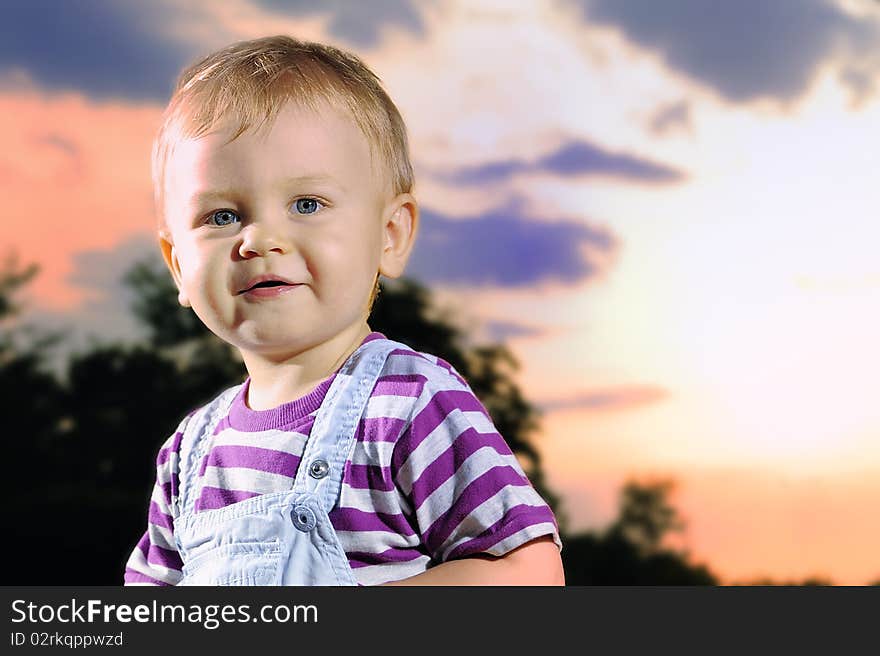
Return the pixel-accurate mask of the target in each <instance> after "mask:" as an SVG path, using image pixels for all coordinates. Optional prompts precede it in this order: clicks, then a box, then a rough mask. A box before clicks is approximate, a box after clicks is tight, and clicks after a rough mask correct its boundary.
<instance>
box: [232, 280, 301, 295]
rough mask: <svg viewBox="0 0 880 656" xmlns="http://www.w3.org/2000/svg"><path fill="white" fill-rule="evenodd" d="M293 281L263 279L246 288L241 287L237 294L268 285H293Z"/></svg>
mask: <svg viewBox="0 0 880 656" xmlns="http://www.w3.org/2000/svg"><path fill="white" fill-rule="evenodd" d="M294 286H295V284H294V283H290V282H283V281H281V280H264V281H263V282H258V283H257V284H256V285H252V286H251V287H248V288H247V289H243V290H241V291H240V292H238V293H239V294H246V293H247V292H250V291H253V290H255V289H267V288H270V287H294Z"/></svg>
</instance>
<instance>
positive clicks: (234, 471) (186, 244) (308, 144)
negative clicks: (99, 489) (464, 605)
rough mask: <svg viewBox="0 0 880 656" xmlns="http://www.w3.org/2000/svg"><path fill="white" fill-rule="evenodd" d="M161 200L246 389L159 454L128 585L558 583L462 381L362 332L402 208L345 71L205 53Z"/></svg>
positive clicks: (395, 146)
mask: <svg viewBox="0 0 880 656" xmlns="http://www.w3.org/2000/svg"><path fill="white" fill-rule="evenodd" d="M153 182H154V185H155V192H156V201H157V202H156V206H157V209H158V212H159V215H160V229H159V237H160V245H161V249H162V254H163V256H164V258H165V262H166V263H167V265H168V268H169V269H170V271H171V274H172V276H173V277H174V280H175V283H176V284H177V288H178V290H179V301H180V303H181V304H182V305H184V306H187V307H192V309H193V310H194V311H195V313H196V314H197V315H198V317H199V318H200V319H201V320H202V321H203V322H204V323H205V325H206V326H207V327H208V328H209V329H210V330H211V331H212V332H214V333H215V334H216V335H218V336H219V337H220V338H222V339H223V340H225V341H227V342H229V343H230V344H232V345H234V346H235V347H236V348H237V349H238V350H239V351H240V353H241V356H242V358H243V360H244V363H245V365H246V367H247V371H248V374H249V376H248V378H247V380H246V381H245V382H244V383H243V384H242V385H239V386H236V387H233V388H231V389H229V390H226V391H225V392H223V393H222V394H220V396H218V397H217V398H216V399H214V400H213V401H211V402H210V403H208V404H207V405H206V406H204V407H203V408H200V409H199V410H197V411H195V412H193V413H191V414H190V415H189V416H187V417H186V418H185V419H184V420H183V421H182V422H181V424H180V426H179V427H178V429H177V431H176V432H175V434H174V435H173V436H172V437H170V438H169V439H168V440H167V441H166V442H165V444H164V445H163V447H162V449H161V450H160V451H159V455H158V458H157V460H156V467H157V480H156V485H155V488H154V491H153V495H152V499H151V502H150V510H149V521H148V527H147V531H146V533H145V534H144V536H143V538H142V539H141V541H140V542H139V543H138V545H137V547H136V548H135V549H134V551H133V552H132V554H131V557H130V558H129V560H128V563H127V566H126V571H125V582H126V584H158V585H168V584H170V585H175V584H189V585H358V584H360V585H375V584H382V583H391V582H397V583H401V584H414V585H419V584H421V585H425V584H428V585H438V584H452V585H462V584H496V585H505V584H540V585H550V584H553V585H560V584H562V583H563V573H562V566H561V560H560V556H559V550H560V549H561V542H560V541H559V536H558V531H557V526H556V521H555V518H554V517H553V513H552V512H551V510H550V508H549V507H548V506H547V504H546V503H545V502H544V501H543V500H542V499H541V497H540V496H539V495H538V494H537V493H536V492H535V490H534V488H533V487H532V486H531V485H530V484H529V482H528V479H527V478H526V477H525V475H524V473H523V471H522V469H521V468H520V466H519V464H518V462H517V460H516V458H515V456H514V455H513V454H512V452H511V451H510V448H509V447H508V446H507V444H506V443H505V442H504V440H503V438H502V437H501V436H500V435H499V434H498V432H497V431H496V430H495V427H494V426H493V425H492V422H491V420H490V418H489V416H488V414H487V412H486V410H485V408H484V407H483V406H482V405H481V404H480V402H479V401H478V400H477V399H476V397H475V396H474V395H473V392H472V391H471V389H470V387H468V385H467V383H466V382H465V381H464V380H463V379H462V378H461V377H460V376H459V375H458V373H457V372H456V371H455V370H454V369H453V368H452V367H451V366H450V365H449V364H448V363H447V362H445V361H444V360H442V359H440V358H437V357H435V356H432V355H428V354H425V353H418V352H416V351H413V350H412V349H410V348H409V347H407V346H406V345H404V344H399V343H396V342H392V341H390V340H388V339H386V338H385V337H384V336H383V335H381V334H379V333H376V332H371V330H370V328H369V326H368V324H367V318H368V316H369V312H370V308H371V305H372V301H373V299H374V298H375V293H376V289H377V286H378V276H379V274H382V275H385V276H388V277H390V278H396V277H398V276H400V275H401V274H402V273H403V270H404V266H405V264H406V261H407V259H408V257H409V254H410V250H411V249H412V246H413V241H414V238H415V233H416V227H417V222H418V206H417V204H416V199H415V198H414V197H413V196H412V194H411V190H412V186H413V175H412V167H411V164H410V161H409V155H408V145H407V138H406V131H405V127H404V124H403V120H402V118H401V117H400V115H399V113H398V111H397V108H396V107H395V106H394V104H393V103H392V101H391V100H390V99H389V98H388V96H387V95H386V94H385V92H384V91H383V90H382V88H381V86H380V84H379V81H378V79H377V78H376V77H375V75H373V73H371V72H370V71H369V70H368V69H367V68H366V67H365V66H364V64H363V63H362V62H361V61H360V60H359V59H357V58H356V57H354V56H352V55H350V54H348V53H344V52H341V51H339V50H337V49H335V48H332V47H328V46H324V45H320V44H315V43H303V42H299V41H296V40H294V39H291V38H288V37H281V36H279V37H271V38H264V39H257V40H254V41H249V42H243V43H239V44H234V45H232V46H230V47H228V48H225V49H223V50H221V51H219V52H217V53H214V54H212V55H210V56H208V57H207V58H205V59H204V60H203V61H201V62H199V63H197V64H195V65H194V66H193V67H191V68H190V69H188V70H186V71H184V72H183V74H182V76H181V78H180V80H179V82H178V85H177V89H176V91H175V93H174V96H173V97H172V99H171V102H170V104H169V106H168V109H167V110H166V112H165V117H164V121H163V125H162V128H161V130H160V132H159V135H158V137H157V140H156V144H155V147H154V151H153Z"/></svg>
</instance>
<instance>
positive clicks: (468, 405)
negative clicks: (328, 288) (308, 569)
mask: <svg viewBox="0 0 880 656" xmlns="http://www.w3.org/2000/svg"><path fill="white" fill-rule="evenodd" d="M384 338H385V337H384V335H382V334H381V333H376V332H374V333H371V334H370V335H369V336H368V337H367V338H366V339H365V340H364V341H365V342H366V341H369V340H372V339H384ZM332 382H333V377H332V376H331V377H330V378H328V379H327V380H325V381H324V382H322V383H321V384H320V385H319V386H318V387H317V388H315V389H314V390H313V391H312V392H310V393H309V394H307V395H306V396H304V397H302V398H299V399H297V400H295V401H291V402H289V403H285V404H283V405H281V406H278V407H277V408H273V409H271V410H261V411H257V410H251V409H250V408H248V407H247V404H246V402H245V399H246V398H247V387H248V383H249V380H248V381H246V382H245V385H244V386H243V387H242V390H241V392H240V393H239V394H238V396H236V398H235V400H234V401H233V403H232V406H231V408H230V410H229V413H228V415H227V416H226V417H224V418H223V419H222V420H221V421H220V423H219V425H218V426H217V429H216V431H215V433H214V436H213V439H212V442H211V444H210V448H209V449H208V452H207V453H206V455H205V457H204V459H203V461H202V463H201V467H200V469H199V476H200V481H199V484H200V486H201V494H200V496H199V498H198V499H197V500H196V503H195V511H196V512H198V511H199V510H210V509H213V508H222V507H224V506H228V505H230V504H233V503H236V502H238V501H242V500H243V499H247V498H250V497H253V496H256V495H260V494H268V493H273V492H281V491H284V490H289V489H290V488H291V487H292V486H293V481H294V478H295V477H296V470H297V467H298V466H299V463H300V458H301V456H302V453H303V449H304V446H305V442H306V439H307V438H308V435H309V432H310V431H311V428H312V423H313V422H314V419H315V414H316V412H317V410H318V408H319V406H320V405H321V402H322V400H323V399H324V395H325V394H326V393H327V390H328V389H329V388H330V384H331V383H332ZM191 416H192V413H191V414H190V415H189V416H188V417H186V418H185V419H184V420H183V422H181V424H180V426H179V427H178V429H177V431H176V432H175V434H174V435H172V436H171V437H170V438H168V440H166V442H165V444H164V445H163V446H162V448H161V449H160V451H159V455H158V457H157V459H156V484H155V487H154V488H153V494H152V498H151V500H150V509H149V517H148V524H147V531H146V533H144V536H143V537H142V538H141V540H140V542H138V544H137V546H136V547H135V549H134V550H133V552H132V554H131V556H130V558H129V559H128V563H127V565H126V569H125V584H126V585H136V584H153V585H174V584H176V583H177V582H178V581H179V580H180V579H181V578H182V572H181V568H182V563H181V560H180V555H179V554H178V552H177V549H176V547H175V544H174V537H173V534H174V521H173V518H172V515H171V507H172V502H173V501H176V499H175V497H176V496H177V494H178V484H179V481H178V471H177V466H176V463H177V458H169V455H170V454H171V453H172V452H176V453H179V449H180V441H181V438H182V435H183V431H184V429H185V427H186V423H187V421H188V420H189V417H191ZM329 517H330V521H331V523H332V525H333V527H334V529H335V530H336V533H337V535H338V536H339V540H340V542H341V544H342V547H343V549H344V550H345V553H346V555H347V556H348V561H349V563H350V565H351V567H352V569H353V571H354V574H355V577H356V579H357V580H358V582H359V583H360V584H361V585H376V584H379V583H385V582H387V581H396V580H400V579H404V578H408V577H410V576H413V575H415V574H418V573H420V572H423V571H425V570H426V569H428V568H429V567H431V566H432V565H435V564H437V563H441V562H444V561H446V560H451V559H455V558H461V557H464V556H468V555H472V554H477V553H488V554H492V555H495V556H500V555H503V554H505V553H507V552H509V551H511V550H513V549H515V548H516V547H518V546H521V545H522V544H525V543H526V542H529V541H531V540H534V539H535V538H538V537H541V536H544V535H552V536H553V538H554V540H555V541H556V544H557V546H559V547H560V548H561V542H560V540H559V534H558V527H557V524H556V519H555V517H554V516H553V513H552V511H551V510H550V508H549V506H547V504H546V503H545V502H544V500H543V499H542V498H541V497H540V496H539V495H538V493H537V492H536V491H535V490H534V488H533V487H532V486H531V484H530V483H529V481H528V479H527V478H526V476H525V474H524V473H523V470H522V468H521V467H520V465H519V463H518V461H517V459H516V456H514V455H513V453H512V452H511V450H510V447H509V446H508V445H507V443H506V442H505V441H504V439H503V438H502V437H501V435H499V434H498V431H497V430H496V429H495V427H494V425H493V424H492V421H491V419H490V418H489V414H488V412H487V411H486V409H485V408H484V407H483V405H482V404H481V403H480V401H479V400H478V399H477V398H476V396H474V393H473V391H471V389H470V387H469V386H468V385H467V383H466V382H465V381H464V380H463V379H462V378H461V376H460V375H459V374H458V373H457V372H456V371H455V369H454V368H453V367H452V366H451V365H450V364H449V363H447V362H446V361H444V360H442V359H440V358H437V357H436V356H433V355H429V354H426V353H419V352H416V351H413V350H411V349H397V350H394V351H392V352H391V354H390V355H389V356H388V359H387V360H386V362H385V366H384V368H383V370H382V372H381V374H380V376H379V380H378V381H377V382H376V385H375V387H374V388H373V391H372V394H371V396H370V400H369V402H368V404H367V408H366V411H365V413H364V416H363V417H362V418H361V421H360V423H359V425H358V428H357V433H356V435H355V445H354V450H353V453H352V456H351V459H350V460H349V461H348V462H347V463H346V465H345V472H344V475H343V480H342V491H341V494H340V499H339V503H338V505H337V506H336V507H334V508H333V510H331V511H330V513H329Z"/></svg>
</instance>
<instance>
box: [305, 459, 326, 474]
mask: <svg viewBox="0 0 880 656" xmlns="http://www.w3.org/2000/svg"><path fill="white" fill-rule="evenodd" d="M329 473H330V465H328V464H327V461H326V460H315V461H314V462H313V463H312V465H311V467H309V474H310V475H311V477H312V478H324V477H325V476H326V475H327V474H329Z"/></svg>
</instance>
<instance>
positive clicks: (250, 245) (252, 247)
mask: <svg viewBox="0 0 880 656" xmlns="http://www.w3.org/2000/svg"><path fill="white" fill-rule="evenodd" d="M241 235H242V238H241V244H240V245H239V247H238V252H239V255H241V257H244V258H249V257H259V256H265V255H268V254H269V253H278V254H279V255H283V254H284V253H287V252H289V251H290V249H291V243H290V238H289V237H288V236H287V235H286V233H285V231H284V229H283V228H282V227H281V226H278V225H274V224H273V223H272V222H271V221H254V222H253V223H251V224H250V225H248V226H247V227H245V229H244V230H243V231H242V233H241Z"/></svg>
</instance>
